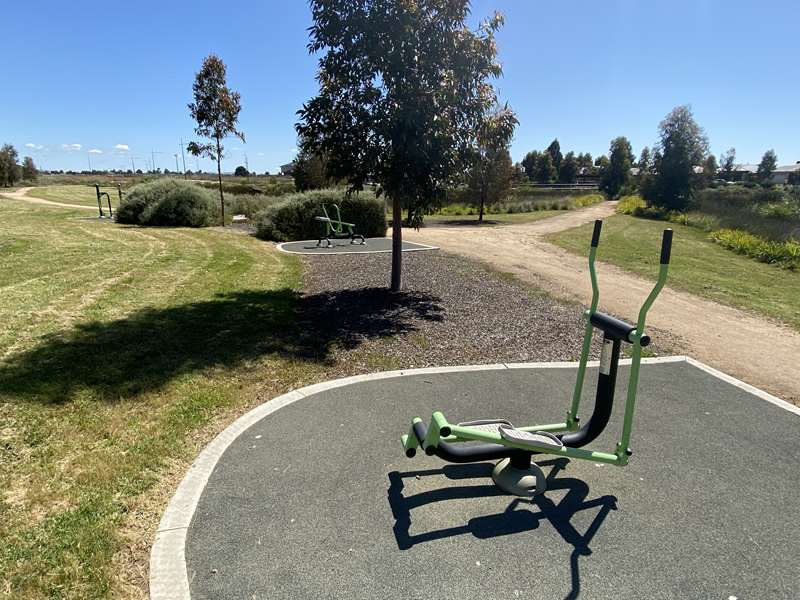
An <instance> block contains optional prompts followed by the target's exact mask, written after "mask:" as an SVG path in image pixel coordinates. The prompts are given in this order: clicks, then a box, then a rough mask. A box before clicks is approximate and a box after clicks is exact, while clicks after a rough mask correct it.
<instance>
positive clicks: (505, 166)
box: [468, 104, 518, 221]
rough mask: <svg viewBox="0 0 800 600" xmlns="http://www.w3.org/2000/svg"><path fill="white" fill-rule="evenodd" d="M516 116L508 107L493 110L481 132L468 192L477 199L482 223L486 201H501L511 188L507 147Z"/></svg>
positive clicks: (509, 158)
mask: <svg viewBox="0 0 800 600" xmlns="http://www.w3.org/2000/svg"><path fill="white" fill-rule="evenodd" d="M517 123H518V121H517V117H516V115H515V114H514V112H513V111H512V110H511V109H510V108H509V107H508V105H507V104H506V105H505V106H503V107H496V108H494V109H493V110H492V111H491V112H490V114H489V115H487V118H486V120H485V121H484V123H483V126H482V127H481V130H480V132H479V133H478V139H477V145H476V147H475V152H474V156H473V159H472V164H471V168H470V172H469V179H468V183H469V189H470V192H471V193H472V195H473V197H477V199H478V206H479V210H478V221H483V213H484V209H485V207H486V203H487V202H496V201H498V200H500V199H501V198H502V197H503V196H504V195H505V194H506V193H507V192H508V189H509V187H511V178H512V176H513V164H512V162H511V154H510V153H509V150H508V146H509V144H510V143H511V137H512V136H513V135H514V128H515V127H516V126H517Z"/></svg>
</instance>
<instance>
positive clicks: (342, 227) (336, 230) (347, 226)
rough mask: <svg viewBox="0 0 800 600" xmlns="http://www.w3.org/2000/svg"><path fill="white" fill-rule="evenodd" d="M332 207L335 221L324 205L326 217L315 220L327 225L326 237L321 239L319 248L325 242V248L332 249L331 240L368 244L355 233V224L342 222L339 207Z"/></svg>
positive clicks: (336, 205)
mask: <svg viewBox="0 0 800 600" xmlns="http://www.w3.org/2000/svg"><path fill="white" fill-rule="evenodd" d="M332 206H333V208H334V210H335V211H336V218H335V219H333V218H331V216H330V215H329V214H328V209H327V207H326V206H325V205H324V204H323V205H322V212H323V213H324V216H318V217H314V220H316V221H321V222H322V223H324V224H325V235H324V236H322V237H320V238H319V241H318V242H317V247H318V248H319V247H320V246H322V242H323V241H324V242H325V244H326V245H325V246H324V247H325V248H332V247H333V242H331V238H333V239H335V240H343V239H349V240H350V243H351V244H358V245H362V244H366V243H367V241H366V240H365V239H364V236H363V235H361V234H360V233H356V232H355V231H356V226H355V223H347V222H345V221H342V213H341V212H340V211H339V205H338V204H333V205H332Z"/></svg>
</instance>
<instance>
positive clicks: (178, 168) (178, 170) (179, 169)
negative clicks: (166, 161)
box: [175, 154, 181, 173]
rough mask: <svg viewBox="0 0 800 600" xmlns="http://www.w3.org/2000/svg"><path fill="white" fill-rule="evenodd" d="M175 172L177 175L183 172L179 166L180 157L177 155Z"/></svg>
mask: <svg viewBox="0 0 800 600" xmlns="http://www.w3.org/2000/svg"><path fill="white" fill-rule="evenodd" d="M175 172H176V173H180V172H181V168H180V167H179V166H178V155H177V154H176V155H175Z"/></svg>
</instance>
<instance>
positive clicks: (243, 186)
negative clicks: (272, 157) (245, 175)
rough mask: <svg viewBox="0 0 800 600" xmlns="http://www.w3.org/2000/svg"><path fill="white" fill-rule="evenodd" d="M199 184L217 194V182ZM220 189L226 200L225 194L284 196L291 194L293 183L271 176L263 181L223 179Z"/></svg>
mask: <svg viewBox="0 0 800 600" xmlns="http://www.w3.org/2000/svg"><path fill="white" fill-rule="evenodd" d="M199 185H201V186H203V187H204V188H206V189H207V190H209V191H211V192H212V193H215V194H217V195H219V183H218V182H216V181H202V182H200V184H199ZM222 191H223V193H225V194H226V198H225V200H226V201H227V194H236V195H256V194H261V195H264V196H285V195H286V194H291V193H293V192H294V183H293V182H292V181H280V180H277V179H274V178H272V177H270V178H267V179H265V180H263V181H254V182H249V183H243V182H229V181H223V182H222Z"/></svg>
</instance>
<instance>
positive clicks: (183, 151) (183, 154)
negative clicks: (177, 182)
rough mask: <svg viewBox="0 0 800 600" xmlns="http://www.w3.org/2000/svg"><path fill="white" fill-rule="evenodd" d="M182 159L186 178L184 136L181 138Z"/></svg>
mask: <svg viewBox="0 0 800 600" xmlns="http://www.w3.org/2000/svg"><path fill="white" fill-rule="evenodd" d="M181 159H182V160H183V178H184V179H186V152H185V148H184V147H183V138H181Z"/></svg>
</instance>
